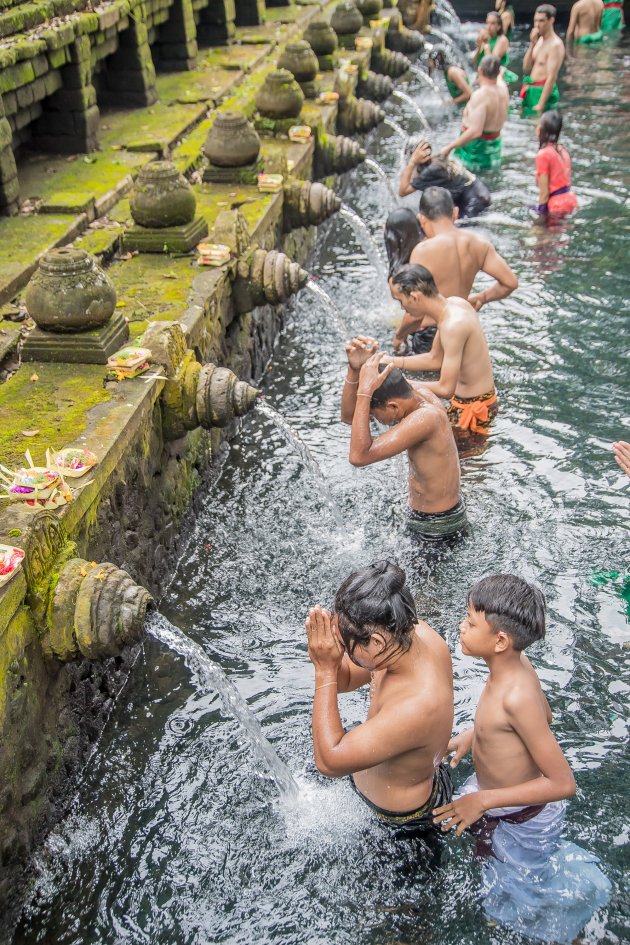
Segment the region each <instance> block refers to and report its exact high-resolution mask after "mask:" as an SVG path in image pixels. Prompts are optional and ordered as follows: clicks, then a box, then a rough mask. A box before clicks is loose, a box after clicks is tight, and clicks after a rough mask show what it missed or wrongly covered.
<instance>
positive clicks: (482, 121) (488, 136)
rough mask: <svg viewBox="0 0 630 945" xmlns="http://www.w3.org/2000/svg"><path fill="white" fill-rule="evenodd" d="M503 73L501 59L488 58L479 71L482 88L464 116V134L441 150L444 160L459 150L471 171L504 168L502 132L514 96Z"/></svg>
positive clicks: (474, 95) (481, 63)
mask: <svg viewBox="0 0 630 945" xmlns="http://www.w3.org/2000/svg"><path fill="white" fill-rule="evenodd" d="M500 73H501V63H500V61H499V59H498V57H497V56H494V55H490V56H484V57H483V59H482V60H481V62H480V63H479V68H478V69H477V76H478V78H479V88H478V89H476V91H474V92H473V94H472V95H471V97H470V100H469V101H468V104H467V105H466V108H465V109H464V114H463V115H462V131H461V134H460V135H459V137H457V138H456V139H455V141H453V142H452V143H451V144H448V145H447V146H446V147H445V148H442V150H441V151H440V154H441V155H442V157H448V155H449V154H450V153H451V151H455V155H456V157H458V158H459V159H460V161H461V162H462V164H464V165H465V166H466V167H467V168H468V169H469V170H471V171H481V170H488V169H489V168H493V167H500V166H501V130H502V128H503V125H504V124H505V120H506V118H507V114H508V108H509V104H510V93H509V91H508V87H507V85H506V84H505V82H504V81H503V79H501V77H500Z"/></svg>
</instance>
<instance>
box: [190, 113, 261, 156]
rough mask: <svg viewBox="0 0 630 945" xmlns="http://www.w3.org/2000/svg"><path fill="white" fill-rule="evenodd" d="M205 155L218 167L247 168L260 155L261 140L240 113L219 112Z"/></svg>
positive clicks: (206, 142)
mask: <svg viewBox="0 0 630 945" xmlns="http://www.w3.org/2000/svg"><path fill="white" fill-rule="evenodd" d="M203 153H204V154H205V156H206V157H207V158H208V160H209V161H210V162H211V164H214V165H216V167H245V166H246V165H248V164H254V163H255V162H256V160H257V158H258V155H259V153H260V138H259V137H258V133H257V131H256V129H255V128H254V126H253V125H251V124H250V123H249V122H248V120H247V119H246V118H245V115H241V114H240V113H239V112H219V113H218V115H217V117H216V118H215V119H214V122H213V123H212V128H211V129H210V131H209V132H208V136H207V138H206V140H205V142H204V145H203Z"/></svg>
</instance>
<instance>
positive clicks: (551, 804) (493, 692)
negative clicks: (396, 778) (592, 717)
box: [434, 574, 575, 859]
mask: <svg viewBox="0 0 630 945" xmlns="http://www.w3.org/2000/svg"><path fill="white" fill-rule="evenodd" d="M544 636H545V598H544V596H543V594H542V591H540V590H539V589H538V588H537V587H534V586H532V585H531V584H528V583H527V582H526V581H524V580H523V579H522V578H519V577H515V576H514V575H512V574H495V575H493V576H491V577H486V578H483V579H482V580H481V581H479V582H478V583H477V584H475V586H474V587H473V588H472V589H471V591H470V593H469V594H468V611H467V615H466V617H465V618H464V620H463V622H462V624H461V626H460V641H461V646H462V651H463V653H464V654H465V655H466V656H476V657H480V658H481V659H483V660H484V662H485V663H486V664H487V666H488V669H489V670H490V673H489V675H488V679H487V682H486V685H485V688H484V690H483V692H482V694H481V698H480V699H479V705H478V706H477V712H476V715H475V724H474V727H473V728H471V729H468V730H467V731H465V732H462V733H461V734H459V735H457V736H455V737H454V738H452V739H451V741H450V742H449V746H448V751H449V753H452V752H453V753H454V757H453V760H452V761H451V767H455V766H456V765H458V764H459V762H460V761H461V759H462V758H463V757H464V755H465V754H467V753H468V752H469V751H470V750H471V749H472V753H473V763H474V766H475V774H474V775H473V776H472V777H471V778H470V779H469V781H467V782H466V785H465V786H464V793H463V794H462V796H461V797H458V798H457V800H455V801H452V802H451V803H450V804H446V805H444V806H442V807H439V808H437V809H436V810H435V811H434V814H435V822H436V823H441V824H442V830H451V829H455V830H456V831H457V836H460V834H462V833H463V831H464V830H465V829H466V827H469V826H470V825H471V824H474V823H476V822H477V821H478V820H479V819H480V818H481V817H483V815H484V814H488V815H490V816H492V817H496V818H497V819H498V824H499V825H500V823H501V821H507V822H508V823H510V824H524V823H526V822H527V830H526V836H527V842H528V843H529V844H530V845H531V841H532V837H533V836H534V833H535V831H536V829H537V830H538V831H540V833H539V837H540V840H541V844H542V840H543V837H545V838H546V839H549V836H550V834H556V835H558V836H559V832H560V828H561V825H562V820H563V818H564V811H565V807H566V805H565V804H564V803H563V801H564V799H565V798H567V797H572V796H573V795H574V794H575V780H574V778H573V774H572V773H571V769H570V767H569V765H568V764H567V761H566V759H565V757H564V755H563V754H562V750H561V748H560V746H559V745H558V743H557V741H556V739H555V738H554V736H553V733H552V731H551V729H550V728H549V724H550V722H551V710H550V708H549V704H548V702H547V700H546V698H545V696H544V694H543V691H542V689H541V687H540V682H539V680H538V676H537V675H536V673H535V671H534V669H533V668H532V665H531V663H530V662H529V660H528V659H527V657H526V656H525V655H524V653H523V650H524V649H525V648H526V647H528V646H530V645H531V644H532V643H535V642H536V641H537V640H542V639H543V638H544ZM505 808H508V810H505ZM510 808H511V810H510ZM480 826H481V825H480ZM495 827H497V825H496V824H495ZM497 834H498V836H497V837H496V839H497V840H500V839H501V837H502V833H501V830H500V829H498V828H497ZM510 837H511V840H512V842H513V843H514V842H515V841H516V842H518V841H517V839H516V838H517V837H518V828H516V829H511V830H510ZM493 846H494V842H493ZM501 858H502V857H500V856H499V859H501Z"/></svg>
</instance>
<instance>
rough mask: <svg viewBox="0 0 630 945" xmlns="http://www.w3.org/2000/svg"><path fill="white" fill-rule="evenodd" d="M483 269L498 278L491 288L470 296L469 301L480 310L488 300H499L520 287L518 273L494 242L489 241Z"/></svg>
mask: <svg viewBox="0 0 630 945" xmlns="http://www.w3.org/2000/svg"><path fill="white" fill-rule="evenodd" d="M481 271H482V272H485V273H486V274H487V275H488V276H493V277H494V279H495V280H496V281H495V283H494V285H491V286H490V288H488V289H484V290H483V292H477V293H474V294H472V295H469V296H468V301H469V302H470V304H471V305H472V307H473V308H474V309H475V310H476V311H477V312H478V311H479V309H480V308H481V307H482V305H485V304H486V302H498V300H499V299H504V298H505V297H506V296H508V295H510V294H511V293H512V292H514V290H515V289H518V278H517V276H516V273H515V272H513V271H512V269H510V267H509V266H508V264H507V263H506V261H505V259H503V257H502V256H499V254H498V253H497V251H496V249H495V248H494V246H493V245H492V243H488V249H487V250H486V255H485V258H484V261H483V265H482V267H481Z"/></svg>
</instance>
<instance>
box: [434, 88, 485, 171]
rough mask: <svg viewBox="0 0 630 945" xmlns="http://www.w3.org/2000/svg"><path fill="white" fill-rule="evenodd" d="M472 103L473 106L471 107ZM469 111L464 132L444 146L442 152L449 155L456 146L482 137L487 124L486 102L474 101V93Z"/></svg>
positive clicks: (458, 146)
mask: <svg viewBox="0 0 630 945" xmlns="http://www.w3.org/2000/svg"><path fill="white" fill-rule="evenodd" d="M471 105H472V106H473V107H472V108H471ZM468 109H469V112H468V114H467V115H466V122H467V127H466V129H465V130H464V131H462V133H461V134H460V135H459V137H457V138H456V139H455V141H453V142H452V143H451V144H448V145H447V146H446V147H445V148H442V150H441V151H440V154H442V155H444V156H447V155H448V154H450V153H451V151H454V150H455V148H461V147H463V146H464V145H465V144H468V143H469V142H470V141H474V140H475V138H480V137H481V135H482V134H483V130H484V127H485V124H486V112H487V108H486V104H485V102H484V101H483V100H482V101H481V102H479V100H477V102H476V103H475V102H474V95H473V96H472V97H471V99H470V101H469V103H468Z"/></svg>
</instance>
